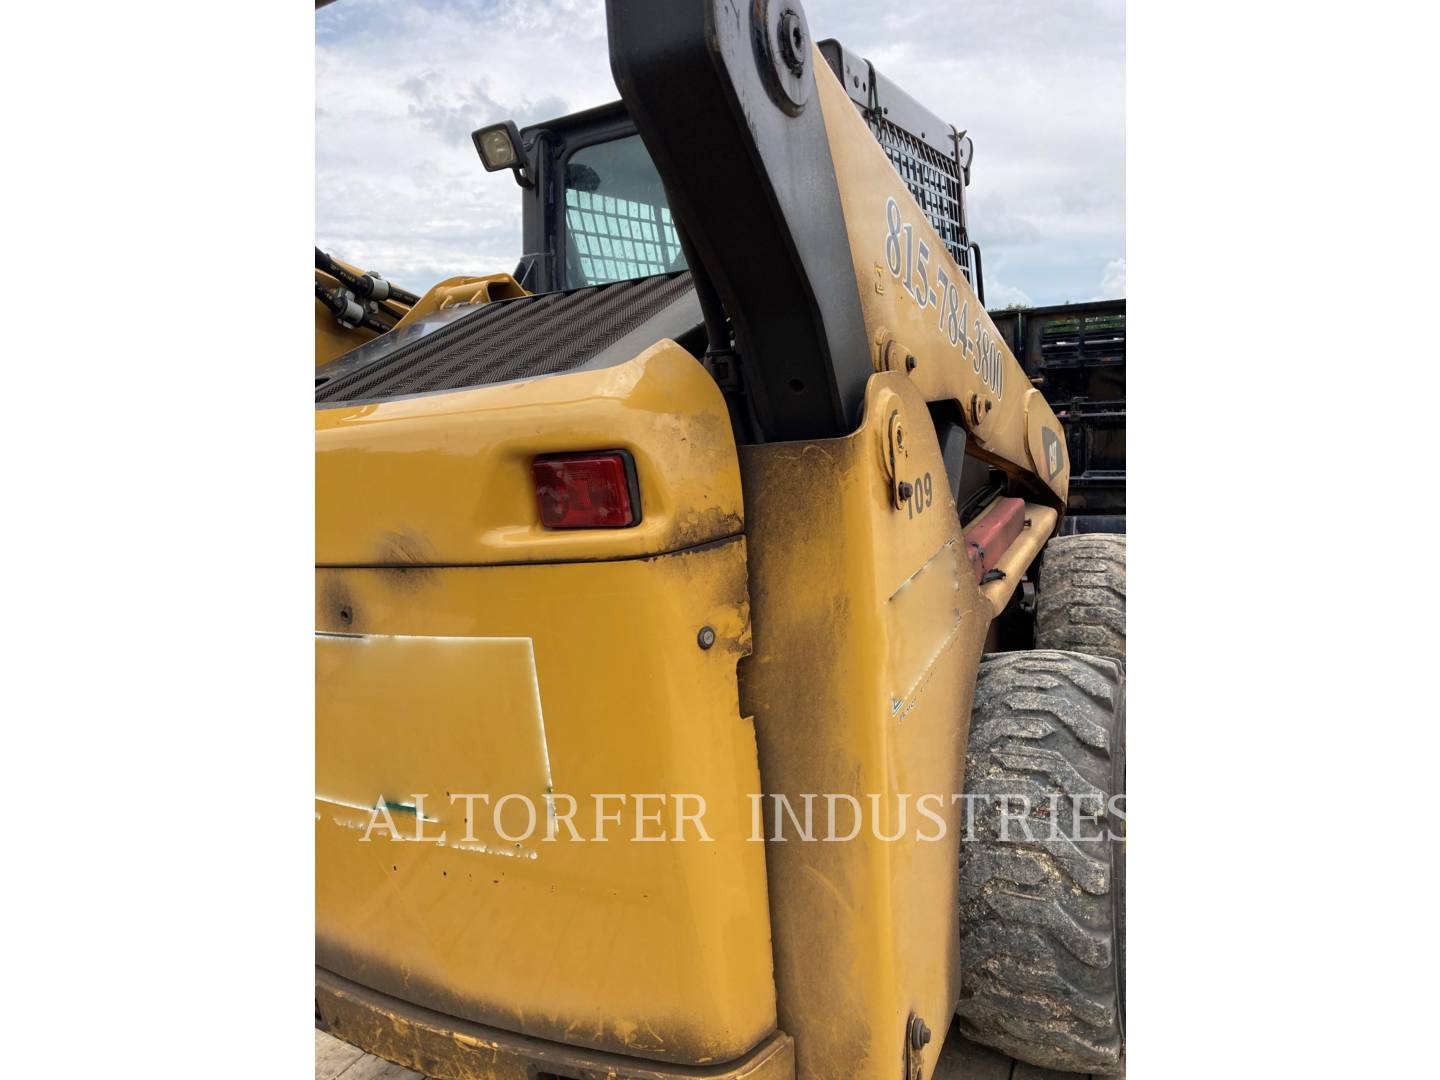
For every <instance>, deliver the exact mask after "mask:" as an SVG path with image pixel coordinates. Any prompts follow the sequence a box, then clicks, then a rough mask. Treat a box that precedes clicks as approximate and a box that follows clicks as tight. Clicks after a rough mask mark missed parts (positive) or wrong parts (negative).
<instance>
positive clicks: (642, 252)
mask: <svg viewBox="0 0 1440 1080" xmlns="http://www.w3.org/2000/svg"><path fill="white" fill-rule="evenodd" d="M683 269H685V256H684V254H683V253H682V252H681V250H680V240H679V237H678V236H677V235H676V233H675V222H674V220H673V219H672V218H671V216H670V207H669V205H668V203H667V202H666V199H665V189H664V187H663V186H662V185H661V183H660V177H659V175H658V174H657V173H656V171H655V166H654V164H653V163H652V162H651V161H650V155H649V154H648V153H647V152H646V150H645V144H644V143H643V142H641V140H640V137H639V136H638V135H631V136H629V137H627V138H621V139H613V140H611V141H609V142H602V143H595V144H593V145H591V146H587V147H584V148H582V149H579V150H576V151H575V152H574V153H573V154H571V155H570V157H569V158H568V159H567V160H566V162H565V270H566V274H565V276H566V282H567V284H568V286H569V287H571V288H574V287H576V286H581V285H600V284H604V283H606V282H611V281H626V280H629V279H632V278H639V277H649V276H651V275H654V274H667V273H670V272H672V271H675V270H683Z"/></svg>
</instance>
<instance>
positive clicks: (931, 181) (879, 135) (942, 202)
mask: <svg viewBox="0 0 1440 1080" xmlns="http://www.w3.org/2000/svg"><path fill="white" fill-rule="evenodd" d="M868 120H869V123H870V130H871V131H873V132H874V133H875V138H876V139H878V140H879V142H880V145H881V146H883V147H884V148H885V153H886V154H888V155H889V156H890V163H891V164H892V165H894V166H895V171H896V172H898V173H899V174H900V176H901V179H903V180H904V181H905V184H906V186H907V187H909V189H910V192H911V194H913V195H914V196H915V201H916V202H918V203H919V204H920V209H922V210H924V211H925V216H926V217H928V218H929V219H930V224H932V225H934V226H935V231H936V232H937V233H939V234H940V239H941V240H943V241H944V242H945V246H946V247H947V248H949V249H950V255H951V257H952V258H954V260H955V262H956V265H958V266H962V267H969V265H970V254H969V252H967V251H966V250H965V221H964V218H963V217H962V214H961V209H960V166H959V165H958V164H957V163H956V161H955V159H954V158H953V157H947V156H946V155H944V154H942V153H940V151H938V150H936V149H935V148H934V147H933V146H931V145H930V144H929V143H927V142H923V141H921V140H920V139H917V138H916V137H915V136H913V135H911V134H910V133H909V132H907V131H904V130H902V129H901V128H899V127H897V126H895V125H894V124H892V123H891V122H890V121H889V120H887V119H885V117H883V116H879V115H876V114H875V113H873V112H872V113H870V114H869V116H868Z"/></svg>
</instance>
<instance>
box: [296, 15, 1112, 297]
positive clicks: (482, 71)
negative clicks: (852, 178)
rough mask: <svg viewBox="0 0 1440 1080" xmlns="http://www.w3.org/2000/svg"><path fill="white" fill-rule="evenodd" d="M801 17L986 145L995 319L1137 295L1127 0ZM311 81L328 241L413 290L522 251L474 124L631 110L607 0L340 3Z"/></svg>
mask: <svg viewBox="0 0 1440 1080" xmlns="http://www.w3.org/2000/svg"><path fill="white" fill-rule="evenodd" d="M882 8H883V10H882ZM805 11H806V14H807V16H808V18H809V21H810V27H811V31H812V32H813V33H814V35H815V37H816V38H817V39H821V38H826V37H834V38H838V39H839V40H840V41H842V42H844V43H845V45H846V46H847V47H848V48H850V49H851V50H852V51H854V52H857V53H859V54H860V55H861V56H864V57H866V58H868V59H869V60H871V61H872V62H873V63H874V64H875V65H876V67H878V68H879V69H880V70H881V71H882V72H884V73H885V74H886V75H888V76H890V77H891V78H893V79H894V80H895V81H896V82H897V83H899V84H900V85H901V86H902V87H904V88H905V89H906V90H908V91H909V92H910V93H911V94H912V95H913V96H914V97H916V98H918V99H919V100H920V101H922V102H924V103H925V104H926V105H928V106H929V107H930V108H931V109H933V110H934V111H935V112H936V113H938V114H939V115H940V116H941V117H942V118H944V119H945V120H948V121H950V122H951V123H953V124H955V125H956V126H957V127H959V128H964V129H967V130H968V131H969V132H970V136H971V138H972V139H973V140H974V142H975V161H974V165H973V167H972V169H971V184H970V199H971V203H970V226H971V232H972V234H973V235H974V237H975V238H976V239H977V240H978V241H979V242H980V244H981V246H982V248H983V249H984V252H985V276H986V300H987V301H988V302H989V304H990V306H992V307H998V306H1002V305H1004V304H1009V303H1033V304H1051V303H1063V302H1065V301H1074V300H1089V299H1095V298H1100V297H1111V296H1123V295H1124V294H1125V20H1124V14H1125V12H1124V3H1123V0H946V2H944V3H940V2H931V0H906V2H904V3H897V4H890V5H877V4H875V3H874V0H805ZM315 68H316V87H315V95H316V115H315V125H316V133H315V140H316V193H315V195H316V233H317V235H316V243H317V244H319V245H320V246H321V247H323V248H325V249H326V250H328V251H330V252H331V253H333V254H335V255H337V256H340V257H342V258H345V259H347V260H349V261H351V262H355V263H358V264H360V265H361V266H363V267H364V268H366V269H373V270H379V271H381V272H382V273H384V274H385V275H386V276H388V277H391V278H392V279H394V280H396V281H398V282H400V283H403V284H404V285H406V286H409V287H410V288H412V289H415V290H416V291H417V292H423V291H424V289H425V288H426V287H428V286H429V285H432V284H434V283H435V282H436V281H438V280H440V279H441V278H444V277H449V276H450V275H453V274H462V273H466V274H470V273H491V272H494V271H497V270H506V271H508V270H512V269H513V268H514V265H515V262H516V260H517V259H518V257H519V255H520V198H519V195H520V189H519V188H518V187H516V186H515V182H514V180H513V179H512V178H511V176H510V174H509V173H487V172H485V171H484V170H483V169H482V168H481V166H480V162H479V160H478V159H477V158H476V156H475V150H474V148H473V146H472V145H471V142H470V132H471V131H472V130H473V129H475V128H477V127H480V126H481V125H483V124H487V123H490V122H493V121H496V120H503V119H507V118H509V119H513V120H515V121H516V122H517V123H519V124H520V125H521V126H524V125H525V124H526V123H530V122H533V121H537V120H545V119H549V118H550V117H553V116H557V115H560V114H562V113H566V112H572V111H575V110H577V109H584V108H588V107H590V106H592V105H599V104H601V103H603V102H606V101H613V100H615V99H616V98H618V97H619V94H618V93H617V92H616V90H615V84H614V81H613V80H612V79H611V77H610V64H609V59H608V56H607V53H606V45H605V5H604V0H341V2H340V3H336V4H332V5H330V6H328V7H326V8H323V9H321V10H320V11H319V12H317V13H316V15H315Z"/></svg>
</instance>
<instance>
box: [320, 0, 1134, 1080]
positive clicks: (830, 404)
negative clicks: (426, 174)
mask: <svg viewBox="0 0 1440 1080" xmlns="http://www.w3.org/2000/svg"><path fill="white" fill-rule="evenodd" d="M608 29H609V38H610V54H611V64H612V69H613V71H614V74H615V78H616V83H617V85H618V86H619V88H620V90H621V94H622V98H623V101H622V102H621V103H616V104H614V105H608V106H603V107H601V108H598V109H593V110H590V111H588V112H584V113H580V114H576V115H574V116H570V117H563V118H560V119H557V120H554V121H551V122H549V123H546V124H540V125H536V126H534V127H530V128H526V129H524V130H523V131H518V130H516V129H515V128H514V126H513V125H509V124H504V123H501V124H494V125H491V127H490V128H487V129H480V131H479V132H477V140H476V141H477V148H478V149H479V150H480V152H481V155H482V158H483V159H484V160H485V162H486V167H487V168H492V167H493V168H496V169H506V168H513V170H514V172H515V175H516V178H517V180H518V181H519V182H520V186H521V189H522V192H523V198H524V226H523V230H524V247H525V254H524V256H523V258H522V260H521V263H520V265H519V266H518V267H517V268H516V270H515V273H514V275H513V279H514V284H513V285H510V284H506V285H505V286H504V287H503V288H496V289H495V291H494V294H493V295H492V294H491V293H490V292H489V291H488V290H489V285H487V287H486V288H487V292H486V293H485V294H484V295H478V294H475V293H471V292H457V291H456V290H457V289H461V290H463V289H469V288H470V286H469V285H468V284H465V282H469V281H472V280H480V279H465V282H462V283H461V284H460V285H456V284H455V282H456V281H457V280H458V279H452V280H451V282H448V283H442V284H441V286H437V287H436V288H435V289H432V290H431V291H430V292H429V293H427V294H426V295H424V296H422V297H420V298H419V299H418V302H417V303H416V304H415V305H414V307H413V308H412V309H411V311H410V313H409V314H408V315H407V316H406V318H405V320H404V321H403V322H402V323H401V324H400V325H398V326H397V327H396V328H395V329H393V330H391V331H390V332H389V333H386V334H382V335H380V336H377V337H375V338H374V339H373V340H370V341H367V342H365V343H364V344H362V345H360V346H359V347H358V348H355V349H353V350H351V351H350V352H349V353H347V354H345V355H344V356H341V357H339V358H338V359H336V360H334V361H332V362H330V363H329V364H326V365H324V366H322V367H320V368H319V369H318V370H317V379H316V383H317V386H316V405H317V413H316V416H317V457H316V490H317V524H316V543H317V552H316V555H317V574H316V628H317V639H316V641H317V646H316V647H317V659H316V664H317V763H316V783H317V789H316V801H315V828H316V859H317V891H316V904H317V915H316V922H317V965H318V970H317V1022H319V1023H320V1024H321V1025H322V1026H324V1027H326V1028H327V1029H329V1030H331V1031H333V1032H334V1033H336V1034H338V1035H339V1036H341V1037H342V1038H345V1039H347V1040H349V1041H351V1042H354V1043H356V1044H358V1045H360V1046H363V1047H365V1048H366V1049H369V1050H372V1051H374V1052H376V1053H379V1054H381V1055H383V1056H385V1057H387V1058H390V1059H391V1060H393V1061H398V1062H401V1063H403V1064H406V1065H408V1066H410V1067H412V1068H416V1069H419V1070H421V1071H425V1072H429V1073H431V1074H433V1075H443V1076H462V1075H475V1076H494V1077H516V1078H519V1077H528V1078H543V1077H570V1078H581V1077H594V1076H608V1077H636V1078H639V1077H645V1078H650V1080H658V1078H668V1077H699V1076H705V1077H747V1078H755V1080H759V1078H762V1077H776V1078H780V1077H784V1078H793V1077H797V1076H802V1077H807V1078H812V1077H813V1078H820V1077H841V1076H844V1077H876V1078H881V1077H884V1078H895V1077H906V1078H910V1077H922V1078H923V1077H928V1076H929V1075H930V1073H931V1072H932V1071H933V1069H934V1067H935V1061H936V1055H937V1053H938V1050H939V1041H940V1040H932V1039H931V1038H930V1032H931V1031H932V1030H933V1031H935V1032H939V1033H941V1034H942V1035H943V1033H944V1031H945V1030H946V1028H947V1027H948V1025H949V1020H950V1017H951V1016H952V1015H953V1014H954V1012H955V1008H956V1003H957V1001H959V999H960V996H961V974H960V973H961V964H962V958H961V950H960V947H959V933H960V931H959V919H960V911H961V905H962V898H961V888H960V883H959V879H958V876H957V866H958V862H959V858H960V844H959V839H960V835H961V831H962V827H961V818H960V815H961V806H960V803H959V799H958V794H957V795H956V798H954V799H951V798H949V797H948V795H945V793H959V792H961V791H962V789H963V785H964V774H965V748H966V738H967V734H968V728H969V716H970V712H971V703H972V695H973V692H974V688H975V685H976V678H977V669H978V666H979V663H980V657H981V653H982V651H983V650H984V649H985V647H986V642H987V639H988V640H990V641H991V643H992V644H993V642H994V640H995V627H996V625H997V617H998V616H999V615H1000V614H1001V613H1002V612H1005V611H1006V610H1007V608H1008V609H1011V610H1013V608H1014V605H1013V604H1012V598H1013V597H1017V596H1019V595H1020V589H1019V586H1020V583H1021V582H1022V580H1025V579H1027V575H1029V573H1030V568H1031V566H1032V564H1033V563H1034V561H1035V558H1036V556H1037V554H1038V553H1039V551H1040V549H1041V548H1042V546H1043V545H1044V544H1045V542H1046V541H1047V540H1048V539H1049V538H1050V537H1051V536H1052V534H1054V533H1055V532H1056V530H1057V527H1058V522H1059V518H1060V514H1061V512H1062V510H1063V508H1064V505H1065V493H1066V487H1067V483H1068V460H1067V458H1066V456H1065V447H1064V441H1063V438H1061V437H1060V435H1061V432H1060V427H1059V424H1058V421H1056V419H1055V416H1054V414H1053V413H1052V412H1051V411H1050V409H1049V407H1048V406H1047V405H1046V404H1045V401H1044V399H1043V398H1042V397H1041V396H1040V394H1039V393H1038V392H1036V391H1035V390H1034V389H1032V388H1031V387H1030V385H1029V382H1028V380H1026V378H1025V377H1024V375H1023V373H1022V372H1021V371H1020V369H1019V367H1018V365H1017V364H1016V362H1015V360H1014V358H1013V356H1011V355H1010V353H1009V350H1008V349H1007V348H1006V347H1005V345H1004V343H1003V341H1002V339H1001V337H1000V335H999V334H998V333H997V332H996V331H995V328H994V325H993V324H992V323H991V322H990V319H989V317H988V316H987V315H986V313H985V310H984V307H983V304H982V302H981V299H980V297H979V295H978V292H979V288H980V264H979V252H978V249H976V248H975V246H974V245H973V244H972V243H971V241H970V239H969V237H968V234H967V231H966V224H965V213H964V189H965V183H966V182H967V180H968V170H969V165H970V154H971V150H970V142H969V139H968V138H966V137H965V136H964V134H963V132H959V131H957V130H956V129H954V128H953V127H951V126H949V125H946V124H943V123H941V122H940V121H939V120H938V119H936V118H935V117H933V116H932V115H931V114H929V113H928V112H927V111H925V110H923V109H922V108H921V107H920V106H918V105H917V104H915V103H914V102H913V101H911V100H910V99H909V98H908V97H906V96H905V95H904V94H903V93H902V92H900V91H899V90H898V89H897V88H895V87H894V86H893V84H891V83H889V82H888V81H887V80H886V79H884V78H883V76H880V75H879V74H878V73H876V72H875V71H874V69H873V67H872V66H871V65H869V64H868V63H866V62H865V61H863V60H861V59H859V58H858V57H857V56H855V55H854V54H851V53H849V52H847V51H846V50H844V49H843V48H842V47H840V46H839V45H838V44H836V43H834V42H825V43H822V44H821V45H820V46H818V47H817V46H815V45H814V44H813V43H812V42H811V40H810V37H809V29H808V25H807V24H806V23H805V19H804V13H803V11H802V10H801V9H800V6H799V5H798V4H795V3H789V2H787V3H785V4H778V3H774V2H771V3H765V2H761V3H757V4H754V5H748V6H745V7H743V8H740V9H736V10H732V5H729V4H726V3H724V2H722V0H704V2H700V0H687V2H686V3H680V4H676V3H672V2H661V0H650V2H627V0H610V3H609V4H608ZM489 133H493V137H488V138H482V137H479V136H483V135H487V134H489ZM485 280H487V281H490V279H485ZM507 281H508V279H507ZM466 297H468V299H466ZM919 793H932V794H935V795H938V796H941V797H939V798H937V799H935V801H934V803H933V804H932V806H931V811H932V814H933V821H934V823H935V824H934V826H928V825H927V826H926V827H925V828H920V829H917V828H915V827H914V824H913V823H912V825H911V826H910V827H908V828H907V826H906V825H905V811H904V809H903V807H904V805H905V800H906V799H910V798H914V797H916V796H918V795H919ZM826 795H828V796H830V797H831V806H832V807H833V806H834V805H839V806H840V807H841V820H839V821H838V823H837V822H836V821H834V820H831V821H830V822H829V825H830V827H831V828H838V836H835V835H832V836H831V837H830V840H829V842H827V841H826V839H825V838H824V837H823V835H822V836H821V837H813V836H811V837H809V838H807V839H804V840H802V839H798V838H792V839H793V842H777V841H776V840H775V839H774V833H775V830H776V829H777V828H778V824H777V823H779V824H783V823H784V821H785V820H786V819H784V818H783V816H777V815H778V814H779V812H778V811H777V810H776V807H777V806H778V805H780V804H779V803H778V802H777V801H776V800H777V798H780V797H783V798H784V799H787V800H788V803H789V805H791V806H793V807H796V808H801V807H805V806H807V805H809V804H808V803H807V798H808V799H809V800H810V801H811V802H813V801H814V800H815V799H816V798H817V797H824V796H826ZM902 796H903V798H902ZM822 805H824V804H823V803H822ZM852 805H853V806H854V807H855V808H856V811H857V812H863V814H864V815H868V816H863V817H862V818H861V819H858V820H857V821H855V822H854V823H853V824H854V826H855V827H854V828H853V830H852V822H850V821H848V820H845V819H844V812H845V810H846V809H847V808H849V807H851V806H852ZM872 817H873V819H874V820H872ZM790 820H792V821H793V820H794V818H793V816H792V818H791V819H790ZM846 834H849V835H848V836H847V835H846ZM932 834H933V835H932ZM767 838H768V840H767ZM810 839H814V840H815V842H809V840H810ZM1117 1047H1118V1043H1117ZM1102 1050H1104V1052H1106V1053H1109V1049H1108V1044H1107V1046H1106V1047H1104V1048H1102ZM1116 1053H1118V1049H1117V1050H1116ZM1102 1064H1103V1062H1102Z"/></svg>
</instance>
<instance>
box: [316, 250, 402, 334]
mask: <svg viewBox="0 0 1440 1080" xmlns="http://www.w3.org/2000/svg"><path fill="white" fill-rule="evenodd" d="M315 269H317V270H324V271H325V273H327V274H329V275H330V276H331V277H333V278H335V279H336V280H338V281H339V282H340V283H341V284H342V285H344V286H345V287H346V288H347V289H349V290H350V291H351V292H353V293H354V294H355V295H356V297H358V298H359V299H361V300H375V301H384V300H391V299H393V300H398V301H399V302H400V303H402V304H405V305H406V306H407V307H414V306H415V305H416V304H418V303H419V302H420V297H418V296H416V295H415V294H414V293H412V292H410V291H409V290H407V289H402V288H400V286H398V285H392V284H391V283H390V282H388V281H386V280H385V279H384V278H382V277H377V276H376V275H374V274H356V273H353V272H351V271H350V270H347V269H345V267H343V266H341V265H340V264H339V263H337V262H336V261H335V260H334V259H332V258H331V257H330V256H329V255H327V254H326V253H325V252H323V251H321V250H320V249H319V248H318V247H317V248H316V249H315ZM387 314H390V315H393V316H394V317H395V318H397V319H398V318H401V317H402V314H403V313H402V312H398V311H395V310H394V309H387Z"/></svg>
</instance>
